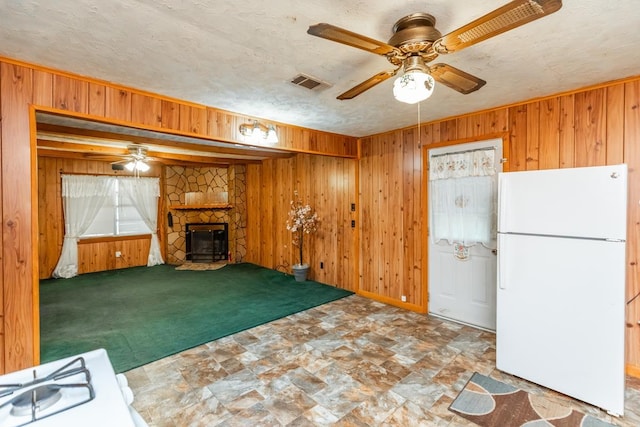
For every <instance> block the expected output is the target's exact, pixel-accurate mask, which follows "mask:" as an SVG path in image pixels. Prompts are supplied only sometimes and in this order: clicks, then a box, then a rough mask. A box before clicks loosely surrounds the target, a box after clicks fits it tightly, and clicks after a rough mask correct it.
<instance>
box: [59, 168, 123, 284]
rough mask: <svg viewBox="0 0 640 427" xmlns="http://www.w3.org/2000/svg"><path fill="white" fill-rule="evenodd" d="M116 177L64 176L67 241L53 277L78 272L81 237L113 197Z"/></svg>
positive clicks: (63, 201)
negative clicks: (79, 241)
mask: <svg viewBox="0 0 640 427" xmlns="http://www.w3.org/2000/svg"><path fill="white" fill-rule="evenodd" d="M114 188H115V178H114V177H110V176H86V175H62V208H63V210H64V219H65V221H64V241H63V243H62V253H61V254H60V259H59V260H58V265H56V268H55V269H54V270H53V277H58V278H69V277H73V276H77V275H78V238H79V237H80V236H81V235H82V234H84V233H85V232H86V231H87V229H88V228H89V226H90V225H91V223H92V222H93V220H94V219H95V217H96V215H97V214H98V212H99V211H100V209H101V208H102V206H104V205H105V204H106V203H108V202H109V199H110V198H111V197H113V193H114Z"/></svg>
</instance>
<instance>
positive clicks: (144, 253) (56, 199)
mask: <svg viewBox="0 0 640 427" xmlns="http://www.w3.org/2000/svg"><path fill="white" fill-rule="evenodd" d="M161 169H162V167H161V166H159V165H157V164H152V165H151V169H150V170H149V172H147V173H145V175H146V176H158V177H159V176H160V175H161ZM63 173H67V174H74V173H75V174H97V175H114V176H115V175H120V176H129V175H130V174H128V173H124V172H123V171H114V170H112V168H111V164H110V163H109V162H101V161H92V160H83V159H68V158H66V159H65V158H53V157H43V156H38V223H39V224H40V227H39V232H38V256H39V272H40V274H39V276H40V278H41V279H47V278H50V277H51V274H52V273H53V270H54V269H55V267H56V265H57V264H58V259H59V258H60V253H61V252H62V241H63V239H64V214H63V208H62V194H61V191H62V184H61V178H60V176H61V174H63ZM161 187H162V191H164V186H161ZM161 200H163V198H161ZM160 218H164V214H161V215H160ZM159 228H160V230H164V227H159ZM163 234H164V233H160V234H159V235H158V237H159V239H160V246H161V247H164V245H163V244H162V242H163V241H164V235H163ZM92 240H93V239H92ZM149 244H150V238H149V237H148V236H145V237H142V238H118V239H101V240H99V241H95V240H93V242H91V241H86V242H82V243H81V244H80V245H78V263H79V265H78V272H79V273H91V272H94V271H104V270H112V269H116V268H126V267H135V266H139V265H147V257H148V255H149ZM145 248H146V249H145ZM116 251H120V252H121V253H122V256H121V257H119V258H116V256H115V252H116Z"/></svg>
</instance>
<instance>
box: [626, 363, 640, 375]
mask: <svg viewBox="0 0 640 427" xmlns="http://www.w3.org/2000/svg"><path fill="white" fill-rule="evenodd" d="M626 372H627V375H629V376H631V377H635V378H640V366H634V365H629V364H627V367H626Z"/></svg>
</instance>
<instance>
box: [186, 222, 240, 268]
mask: <svg viewBox="0 0 640 427" xmlns="http://www.w3.org/2000/svg"><path fill="white" fill-rule="evenodd" d="M186 227H187V228H186V258H187V260H190V261H192V262H214V261H224V260H227V259H228V253H229V225H228V224H227V223H226V222H214V223H209V224H200V223H198V224H187V226H186Z"/></svg>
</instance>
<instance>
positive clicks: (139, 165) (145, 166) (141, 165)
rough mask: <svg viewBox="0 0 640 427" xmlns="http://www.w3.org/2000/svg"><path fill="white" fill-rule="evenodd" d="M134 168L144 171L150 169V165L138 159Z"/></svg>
mask: <svg viewBox="0 0 640 427" xmlns="http://www.w3.org/2000/svg"><path fill="white" fill-rule="evenodd" d="M136 169H137V170H139V171H140V172H146V171H148V170H149V169H150V167H149V165H148V164H146V163H145V162H143V161H141V160H140V161H137V162H136Z"/></svg>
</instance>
